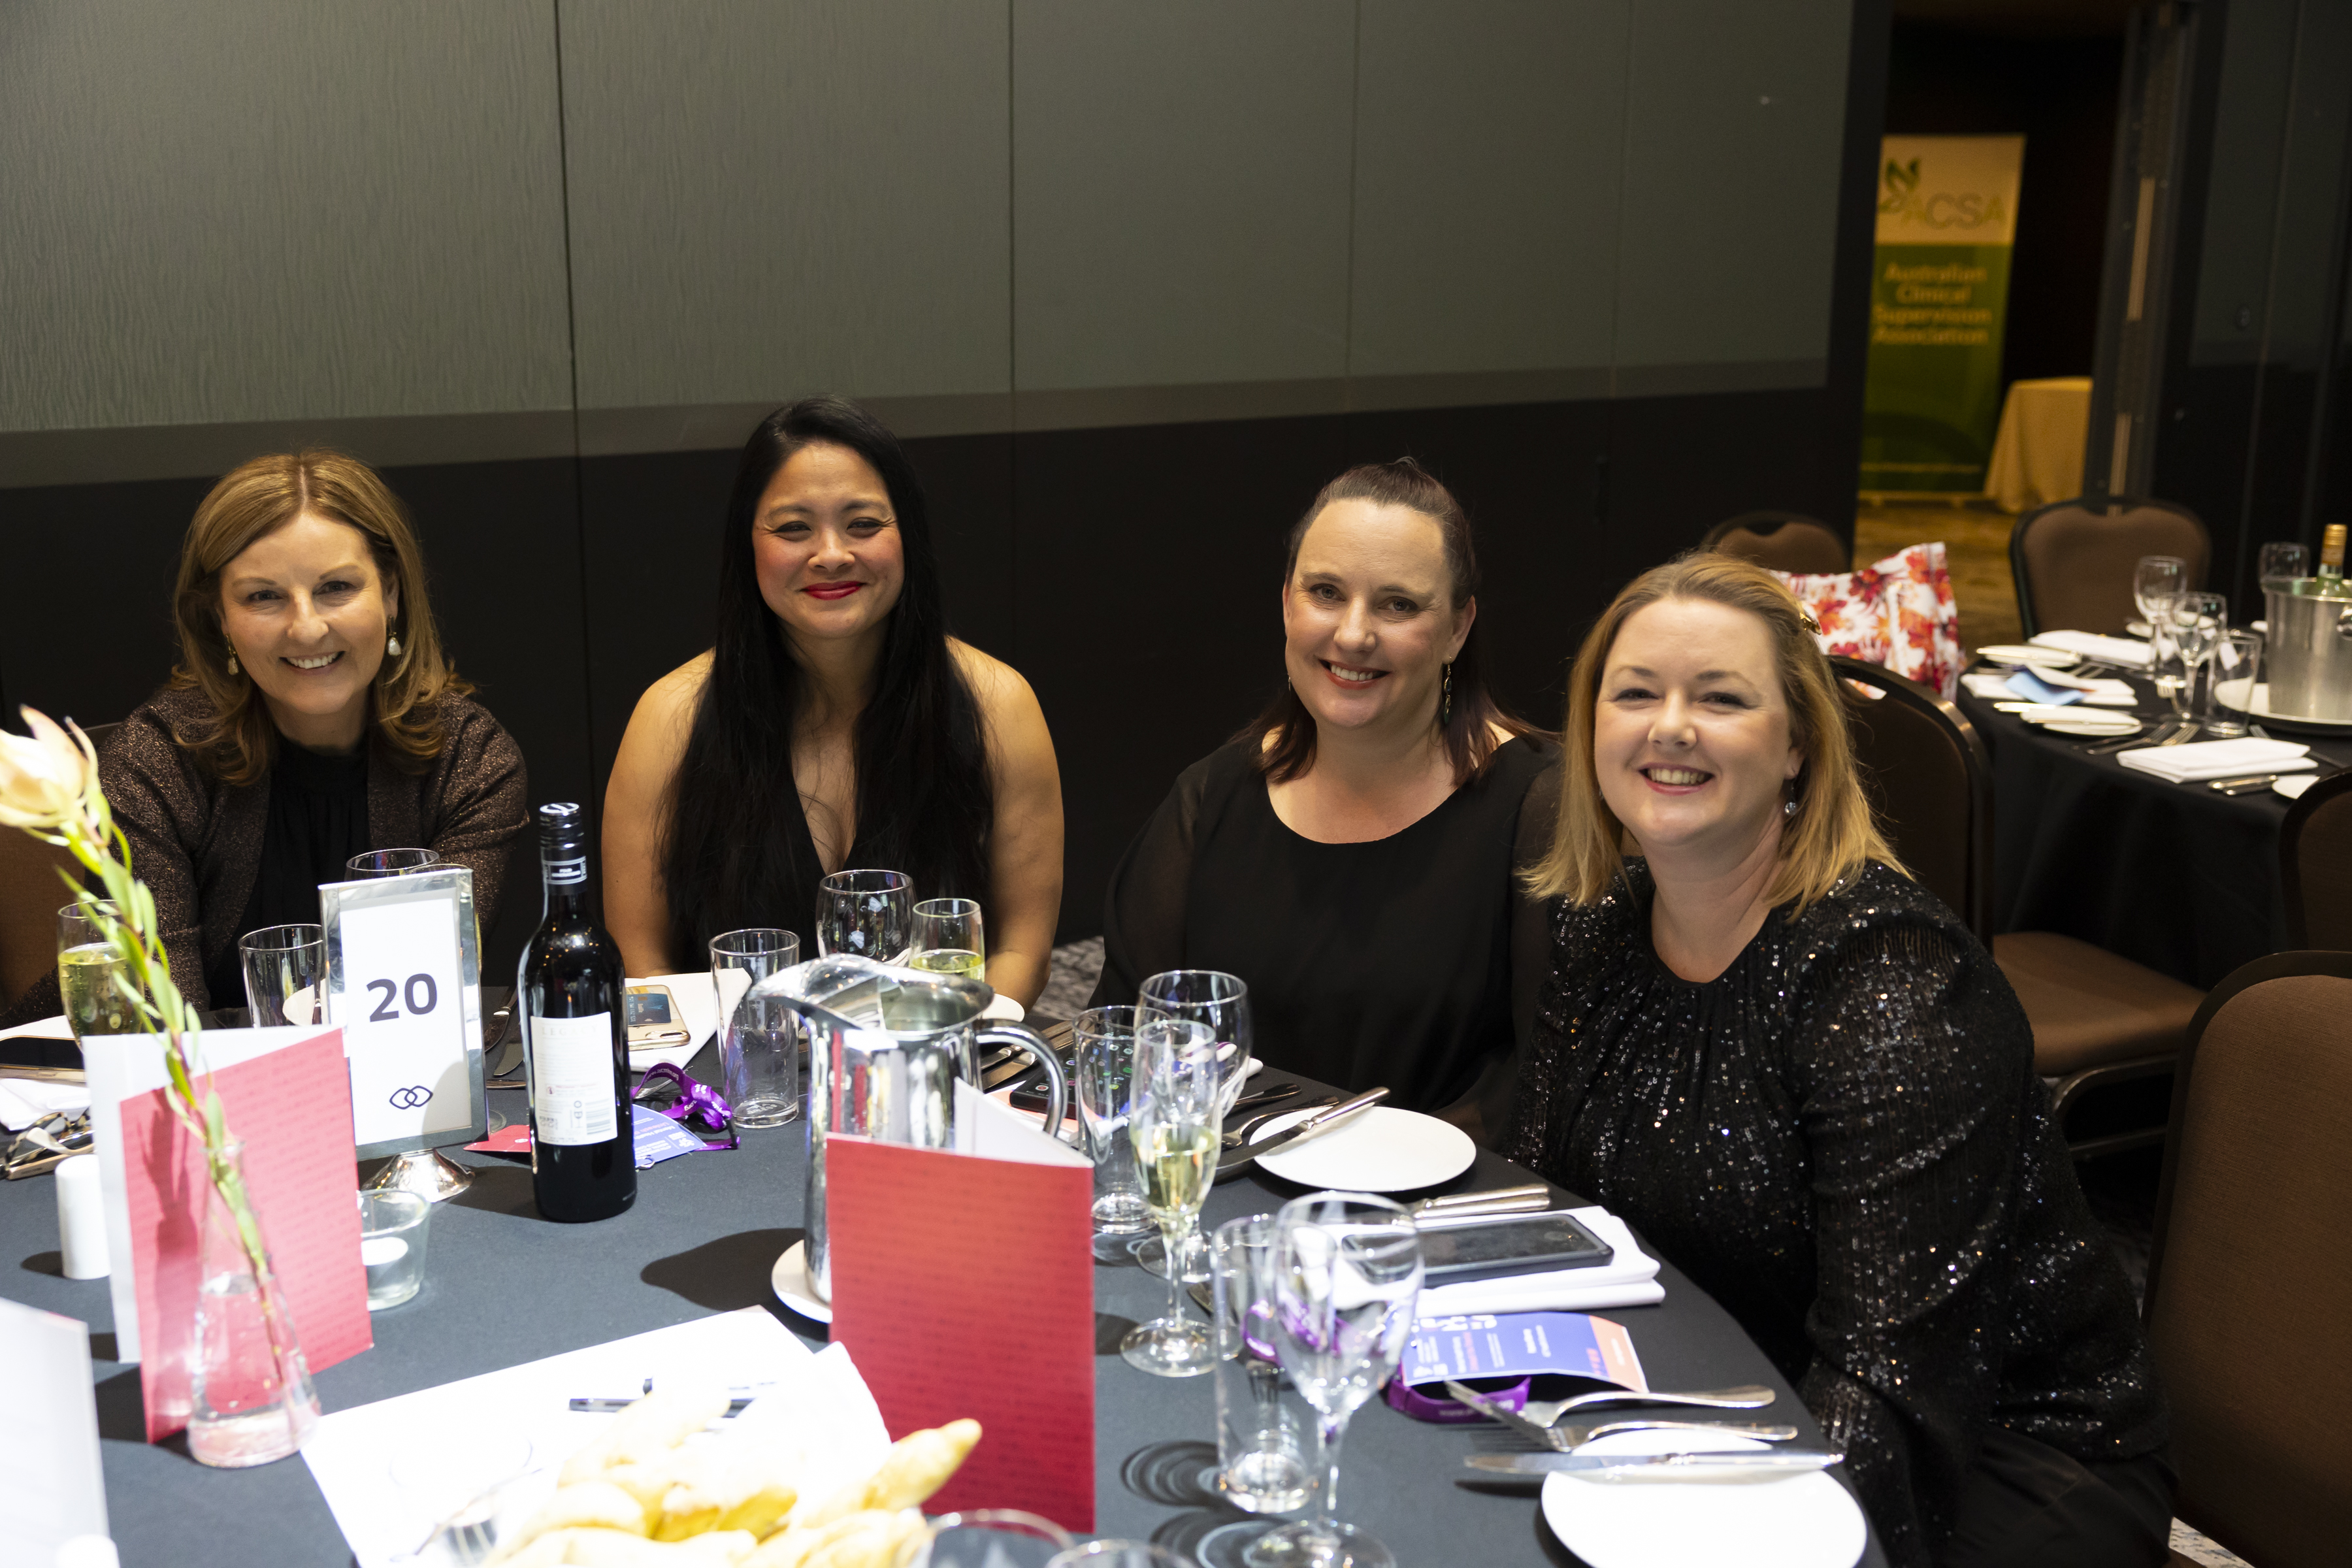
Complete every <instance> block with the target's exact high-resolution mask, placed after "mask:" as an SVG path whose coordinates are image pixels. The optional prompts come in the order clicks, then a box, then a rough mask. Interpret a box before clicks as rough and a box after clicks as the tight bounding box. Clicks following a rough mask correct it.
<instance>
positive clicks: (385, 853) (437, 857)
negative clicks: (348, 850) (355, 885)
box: [343, 849, 441, 882]
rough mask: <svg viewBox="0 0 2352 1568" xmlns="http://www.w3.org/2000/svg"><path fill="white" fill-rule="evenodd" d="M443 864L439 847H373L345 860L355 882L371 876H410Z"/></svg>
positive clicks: (345, 866)
mask: <svg viewBox="0 0 2352 1568" xmlns="http://www.w3.org/2000/svg"><path fill="white" fill-rule="evenodd" d="M439 864H441V851H439V850H438V849H371V850H369V851H368V852H367V853H366V854H364V855H354V856H352V858H350V859H348V860H346V861H344V862H343V869H344V870H346V871H349V872H350V873H351V874H352V881H354V882H358V881H364V880H366V879H369V878H371V877H409V876H414V875H415V874H416V873H417V872H419V871H430V870H431V869H433V868H434V867H436V866H438V865H439Z"/></svg>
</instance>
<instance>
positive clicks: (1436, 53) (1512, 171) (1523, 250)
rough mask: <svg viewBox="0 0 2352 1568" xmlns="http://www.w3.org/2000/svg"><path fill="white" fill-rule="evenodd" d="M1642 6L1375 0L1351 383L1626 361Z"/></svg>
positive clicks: (1365, 85)
mask: <svg viewBox="0 0 2352 1568" xmlns="http://www.w3.org/2000/svg"><path fill="white" fill-rule="evenodd" d="M1628 3H1629V0H1567V3H1564V4H1563V3H1561V0H1452V3H1450V4H1447V5H1430V4H1428V3H1427V0H1364V4H1363V32H1362V41H1361V52H1360V63H1359V78H1358V91H1357V103H1356V183H1355V188H1356V204H1355V251H1354V256H1355V263H1354V288H1353V301H1352V309H1351V310H1350V333H1349V374H1351V375H1355V376H1385V375H1426V374H1450V373H1458V372H1465V371H1497V370H1507V371H1519V370H1547V369H1553V368H1558V367H1564V366H1598V365H1605V364H1607V363H1609V353H1610V337H1611V329H1612V317H1613V315H1614V313H1615V296H1616V281H1617V279H1616V272H1617V242H1618V237H1617V205H1618V181H1619V179H1620V177H1621V175H1622V172H1623V159H1622V133H1623V127H1624V118H1625V65H1626V61H1625V42H1626V25H1627V6H1628ZM1415 401H1419V399H1417V398H1416V399H1415Z"/></svg>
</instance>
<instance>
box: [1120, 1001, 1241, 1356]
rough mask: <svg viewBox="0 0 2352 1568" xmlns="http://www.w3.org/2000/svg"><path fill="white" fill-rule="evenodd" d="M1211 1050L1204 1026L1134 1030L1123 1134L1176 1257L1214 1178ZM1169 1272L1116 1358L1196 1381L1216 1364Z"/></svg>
mask: <svg viewBox="0 0 2352 1568" xmlns="http://www.w3.org/2000/svg"><path fill="white" fill-rule="evenodd" d="M1218 1105H1219V1095H1218V1078H1217V1047H1216V1041H1215V1039H1214V1038H1213V1037H1212V1036H1211V1034H1210V1033H1209V1026H1207V1025H1205V1024H1197V1023H1192V1022H1189V1021H1187V1020H1185V1019H1181V1018H1153V1019H1147V1020H1145V1021H1143V1022H1142V1023H1141V1024H1140V1025H1139V1026H1138V1027H1137V1029H1136V1031H1135V1081H1134V1084H1133V1088H1132V1098H1131V1100H1129V1110H1128V1122H1127V1135H1128V1139H1129V1142H1132V1143H1133V1144H1134V1145H1135V1163H1136V1164H1137V1165H1138V1166H1139V1167H1140V1168H1141V1170H1142V1173H1143V1203H1144V1206H1145V1207H1146V1208H1148V1209H1149V1210H1150V1212H1151V1217H1152V1218H1153V1219H1155V1220H1158V1221H1159V1222H1160V1235H1161V1236H1162V1237H1165V1238H1166V1241H1167V1246H1168V1256H1169V1257H1171V1258H1182V1257H1184V1256H1185V1251H1186V1248H1187V1247H1189V1246H1190V1245H1191V1243H1192V1233H1193V1232H1194V1231H1195V1230H1197V1229H1198V1228H1199V1226H1200V1217H1201V1205H1202V1204H1203V1203H1204V1202H1206V1201H1207V1199H1208V1196H1209V1184H1211V1183H1212V1182H1213V1181H1215V1180H1216V1176H1217V1139H1218V1135H1219V1133H1220V1132H1221V1131H1223V1117H1222V1116H1220V1115H1219V1114H1218ZM1179 1274H1180V1271H1179V1270H1176V1269H1170V1270H1169V1278H1168V1310H1167V1311H1166V1312H1165V1313H1164V1314H1163V1315H1161V1316H1160V1317H1159V1318H1156V1319H1154V1320H1153V1321H1150V1322H1149V1323H1143V1324H1139V1325H1138V1326H1137V1327H1136V1328H1134V1329H1132V1330H1130V1331H1129V1332H1128V1336H1127V1338H1126V1339H1124V1340H1122V1341H1120V1342H1119V1347H1118V1353H1119V1354H1120V1355H1122V1356H1124V1357H1125V1358H1126V1359H1127V1363H1128V1364H1129V1365H1130V1366H1133V1367H1138V1368H1140V1369H1141V1370H1142V1371H1145V1372H1148V1373H1152V1374H1154V1375H1155V1376H1159V1377H1196V1376H1198V1375H1199V1374H1201V1373H1204V1372H1207V1371H1208V1370H1209V1369H1210V1368H1211V1367H1213V1366H1214V1365H1215V1364H1216V1342H1215V1341H1214V1340H1213V1339H1212V1338H1211V1337H1210V1335H1209V1331H1208V1326H1207V1325H1206V1324H1204V1323H1200V1322H1196V1321H1193V1320H1192V1318H1191V1317H1190V1316H1188V1315H1187V1314H1186V1313H1185V1310H1184V1282H1183V1280H1182V1279H1181V1278H1179Z"/></svg>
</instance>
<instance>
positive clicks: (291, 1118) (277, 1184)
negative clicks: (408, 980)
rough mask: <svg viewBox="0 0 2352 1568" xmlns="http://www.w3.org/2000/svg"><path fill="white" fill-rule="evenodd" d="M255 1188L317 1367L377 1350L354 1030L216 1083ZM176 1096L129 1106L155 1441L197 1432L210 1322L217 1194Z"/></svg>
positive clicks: (145, 1378) (146, 1380)
mask: <svg viewBox="0 0 2352 1568" xmlns="http://www.w3.org/2000/svg"><path fill="white" fill-rule="evenodd" d="M212 1079H213V1087H214V1089H216V1090H217V1091H218V1092H219V1094H220V1098H221V1105H222V1108H223V1109H224V1110H226V1112H227V1116H228V1125H229V1131H231V1132H232V1133H234V1134H235V1135H236V1137H237V1138H239V1139H241V1140H242V1141H243V1142H244V1143H245V1180H246V1187H247V1191H248V1192H249V1193H250V1194H252V1198H253V1206H254V1208H255V1209H256V1210H257V1212H258V1213H259V1214H260V1215H261V1225H262V1229H263V1231H264V1233H265V1234H266V1235H267V1236H268V1241H269V1258H270V1263H271V1265H272V1266H273V1267H274V1268H275V1269H276V1271H277V1274H278V1284H279V1285H280V1286H281V1287H283V1288H284V1289H285V1291H286V1300H287V1305H288V1310H289V1313H290V1314H291V1316H292V1317H293V1320H294V1329H295V1332H296V1333H297V1334H298V1335H299V1336H300V1338H301V1342H302V1353H303V1359H304V1360H305V1361H306V1362H307V1363H309V1364H310V1371H311V1372H312V1373H318V1372H320V1371H322V1370H324V1369H325V1368H327V1367H331V1366H332V1365H334V1364H335V1363H337V1362H340V1361H345V1360H348V1359H349V1358H351V1357H352V1356H354V1355H357V1354H358V1353H359V1352H362V1351H363V1350H366V1349H368V1348H369V1347H370V1346H372V1345H373V1344H374V1343H375V1335H374V1331H373V1330H372V1329H371V1328H370V1327H369V1324H368V1310H367V1270H366V1268H364V1267H363V1266H362V1264H361V1262H360V1215H359V1205H358V1203H357V1202H356V1201H355V1200H354V1198H353V1197H352V1194H353V1193H354V1192H355V1191H356V1190H357V1189H358V1186H359V1169H358V1164H357V1163H356V1161H355V1159H354V1157H353V1155H352V1085H351V1075H350V1074H349V1072H348V1071H347V1070H346V1069H345V1068H344V1065H343V1041H342V1031H341V1030H340V1029H331V1030H329V1031H328V1032H327V1033H325V1034H323V1035H320V1036H317V1037H314V1038H312V1039H308V1040H304V1041H302V1042H300V1043H299V1044H298V1045H292V1046H288V1047H284V1048H283V1049H280V1050H275V1051H272V1052H270V1053H269V1054H268V1056H265V1057H257V1058H255V1059H253V1060H251V1061H247V1062H240V1063H238V1064H237V1065H236V1066H235V1067H226V1068H218V1069H217V1070H215V1072H214V1073H213V1075H212ZM166 1092H168V1091H166V1090H164V1089H150V1090H148V1091H147V1092H146V1093H144V1094H140V1095H134V1096H131V1098H129V1099H127V1100H124V1101H123V1102H122V1113H121V1114H122V1164H123V1178H124V1189H125V1195H126V1197H127V1199H128V1206H129V1208H130V1211H131V1254H132V1269H133V1276H132V1277H133V1280H134V1283H135V1287H136V1294H137V1297H138V1302H139V1342H140V1347H141V1354H140V1359H139V1385H140V1389H141V1391H142V1393H143V1394H145V1395H146V1404H147V1440H148V1441H149V1442H151V1443H152V1442H155V1441H157V1440H159V1439H161V1438H163V1437H168V1436H171V1435H172V1434H173V1433H174V1432H177V1431H179V1430H181V1429H182V1428H183V1427H184V1426H187V1424H188V1401H189V1387H188V1347H189V1341H190V1339H191V1337H192V1336H193V1334H194V1329H195V1320H196V1286H197V1279H196V1274H197V1236H198V1226H200V1225H201V1224H202V1223H203V1215H204V1205H205V1201H206V1200H207V1198H208V1196H209V1194H207V1193H206V1191H205V1185H206V1182H207V1180H208V1178H207V1177H206V1175H205V1164H204V1156H203V1149H202V1145H201V1144H200V1143H199V1142H197V1140H196V1139H195V1138H194V1137H193V1136H191V1135H190V1134H189V1132H188V1131H187V1130H186V1129H185V1128H184V1127H182V1126H181V1125H180V1122H179V1119H178V1118H177V1117H175V1116H173V1114H172V1109H171V1107H170V1106H168V1105H166V1104H165V1103H164V1100H163V1097H164V1095H165V1093H166Z"/></svg>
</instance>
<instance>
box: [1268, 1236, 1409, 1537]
mask: <svg viewBox="0 0 2352 1568" xmlns="http://www.w3.org/2000/svg"><path fill="white" fill-rule="evenodd" d="M1275 1226H1276V1233H1277V1234H1276V1240H1275V1258H1274V1271H1275V1304H1276V1311H1275V1336H1274V1337H1275V1353H1276V1358H1277V1359H1278V1360H1279V1361H1280V1362H1281V1363H1282V1370H1283V1371H1284V1372H1286V1373H1289V1374H1290V1380H1291V1382H1292V1384H1294V1385H1296V1386H1297V1389H1298V1392H1299V1394H1301V1395H1303V1396H1304V1397H1305V1398H1306V1400H1307V1404H1309V1405H1313V1406H1314V1407H1315V1411H1316V1414H1317V1415H1318V1416H1319V1417H1320V1418H1321V1419H1320V1422H1319V1425H1320V1426H1321V1427H1322V1436H1323V1485H1322V1488H1321V1490H1320V1491H1319V1492H1318V1496H1317V1498H1316V1508H1315V1512H1316V1517H1315V1518H1314V1519H1313V1520H1311V1521H1300V1522H1299V1523H1297V1524H1287V1525H1284V1526H1283V1527H1282V1528H1281V1529H1279V1530H1276V1531H1269V1532H1268V1533H1266V1534H1265V1535H1263V1536H1261V1537H1259V1538H1258V1539H1257V1540H1256V1541H1255V1542H1251V1543H1250V1546H1249V1550H1248V1551H1247V1552H1245V1553H1244V1561H1245V1562H1247V1563H1250V1564H1251V1568H1395V1563H1396V1557H1395V1556H1394V1554H1393V1553H1391V1552H1390V1551H1389V1549H1388V1548H1387V1547H1385V1546H1383V1545H1381V1542H1379V1541H1378V1540H1376V1539H1374V1538H1373V1537H1372V1536H1370V1534H1368V1533H1366V1532H1365V1531H1363V1530H1361V1529H1360V1528H1359V1527H1358V1526H1355V1525H1352V1524H1342V1523H1341V1522H1339V1509H1338V1504H1337V1499H1338V1496H1339V1439H1340V1438H1341V1437H1343V1436H1346V1434H1347V1430H1348V1418H1349V1416H1351V1415H1354V1414H1355V1413H1356V1407H1357V1406H1358V1405H1361V1404H1363V1403H1364V1401H1366V1400H1367V1399H1370V1397H1371V1396H1372V1394H1374V1393H1375V1392H1377V1391H1378V1390H1379V1388H1380V1386H1381V1384H1384V1383H1386V1382H1387V1381H1388V1380H1389V1374H1390V1373H1393V1372H1394V1371H1395V1370H1396V1364H1397V1360H1398V1358H1399V1357H1400V1356H1401V1355H1402V1354H1403V1352H1404V1344H1405V1341H1406V1340H1407V1339H1409V1338H1411V1337H1412V1323H1413V1309H1414V1306H1415V1304H1416V1303H1417V1302H1418V1301H1419V1300H1420V1297H1421V1272H1422V1265H1421V1236H1420V1233H1419V1232H1418V1231H1417V1230H1416V1229H1415V1228H1414V1226H1413V1223H1412V1215H1409V1214H1407V1213H1406V1212H1405V1211H1404V1210H1403V1209H1402V1208H1401V1207H1399V1206H1398V1205H1395V1204H1392V1203H1391V1202H1389V1200H1388V1199H1386V1198H1378V1197H1373V1196H1370V1194H1364V1193H1316V1194H1311V1195H1310V1196H1307V1197H1303V1198H1293V1199H1292V1200H1291V1201H1290V1202H1288V1203H1286V1204H1285V1205H1282V1212H1281V1213H1280V1214H1278V1215H1276V1216H1275Z"/></svg>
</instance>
